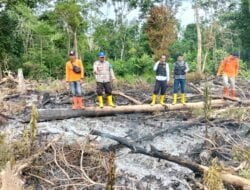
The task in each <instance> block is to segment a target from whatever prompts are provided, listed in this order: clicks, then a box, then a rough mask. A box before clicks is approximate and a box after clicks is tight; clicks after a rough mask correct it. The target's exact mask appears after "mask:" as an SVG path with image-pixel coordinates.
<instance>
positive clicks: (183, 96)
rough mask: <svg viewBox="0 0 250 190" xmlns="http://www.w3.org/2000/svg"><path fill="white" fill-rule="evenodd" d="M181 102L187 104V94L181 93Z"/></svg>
mask: <svg viewBox="0 0 250 190" xmlns="http://www.w3.org/2000/svg"><path fill="white" fill-rule="evenodd" d="M181 103H182V104H186V94H181Z"/></svg>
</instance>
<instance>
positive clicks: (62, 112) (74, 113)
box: [24, 100, 227, 122]
mask: <svg viewBox="0 0 250 190" xmlns="http://www.w3.org/2000/svg"><path fill="white" fill-rule="evenodd" d="M203 105H204V103H203V102H196V103H187V104H185V105H183V104H176V105H172V104H166V105H164V106H162V105H160V104H157V105H154V106H151V105H149V104H147V105H125V106H117V107H115V108H112V107H104V108H103V109H101V108H99V107H87V108H85V109H84V110H72V109H69V108H63V109H62V108H60V109H39V110H38V113H39V118H38V121H40V122H42V121H51V120H63V119H69V118H76V117H81V116H85V117H99V116H111V115H116V114H128V113H152V112H165V111H172V110H185V109H196V108H203ZM226 105H227V102H226V101H224V100H212V101H211V107H216V108H218V107H223V106H226ZM29 120H30V118H25V119H24V122H28V121H29Z"/></svg>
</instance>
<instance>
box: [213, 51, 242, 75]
mask: <svg viewBox="0 0 250 190" xmlns="http://www.w3.org/2000/svg"><path fill="white" fill-rule="evenodd" d="M238 73H239V59H238V58H235V57H233V56H231V55H230V56H228V57H226V58H225V59H224V60H222V61H221V64H220V67H219V69H218V72H217V75H221V74H222V75H226V76H229V77H236V76H237V75H238Z"/></svg>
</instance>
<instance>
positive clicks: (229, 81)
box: [217, 53, 239, 98]
mask: <svg viewBox="0 0 250 190" xmlns="http://www.w3.org/2000/svg"><path fill="white" fill-rule="evenodd" d="M238 73H239V54H238V53H232V54H231V55H229V56H227V57H226V58H224V60H222V61H221V64H220V66H219V69H218V72H217V76H220V75H222V77H223V82H224V89H223V96H230V97H233V98H234V97H236V90H235V78H236V77H237V75H238ZM229 87H230V89H229Z"/></svg>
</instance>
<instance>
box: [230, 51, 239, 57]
mask: <svg viewBox="0 0 250 190" xmlns="http://www.w3.org/2000/svg"><path fill="white" fill-rule="evenodd" d="M231 55H232V56H234V57H239V53H238V52H233V53H231Z"/></svg>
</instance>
